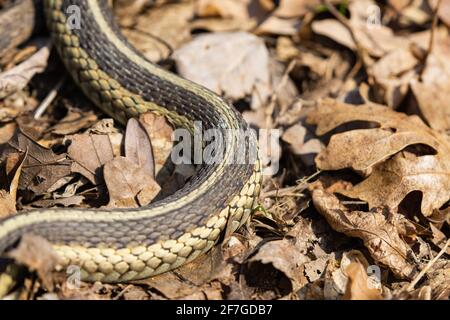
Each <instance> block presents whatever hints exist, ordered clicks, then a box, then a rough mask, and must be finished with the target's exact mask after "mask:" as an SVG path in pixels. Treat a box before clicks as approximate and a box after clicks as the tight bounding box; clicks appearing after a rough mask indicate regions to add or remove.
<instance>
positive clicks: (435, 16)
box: [420, 0, 442, 79]
mask: <svg viewBox="0 0 450 320" xmlns="http://www.w3.org/2000/svg"><path fill="white" fill-rule="evenodd" d="M441 2H442V1H441V0H438V3H437V4H436V6H435V7H434V8H433V22H432V23H431V30H430V41H429V42H428V49H427V52H426V53H425V57H424V58H423V68H422V70H421V71H420V79H422V74H423V72H424V70H425V66H426V64H427V60H428V57H429V56H430V55H431V53H432V52H433V47H434V33H435V30H436V27H437V23H438V12H439V7H440V6H441Z"/></svg>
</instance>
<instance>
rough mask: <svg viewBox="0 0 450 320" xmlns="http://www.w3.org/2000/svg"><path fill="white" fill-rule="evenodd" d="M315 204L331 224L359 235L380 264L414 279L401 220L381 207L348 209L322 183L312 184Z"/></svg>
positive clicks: (346, 232) (341, 230) (352, 234)
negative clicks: (400, 229)
mask: <svg viewBox="0 0 450 320" xmlns="http://www.w3.org/2000/svg"><path fill="white" fill-rule="evenodd" d="M310 190H311V191H312V199H313V203H314V207H315V208H316V209H317V210H318V211H319V212H320V214H321V215H323V216H324V217H325V219H326V220H327V221H328V223H329V224H330V226H331V227H332V228H333V229H334V230H336V231H338V232H342V233H344V234H346V235H347V236H350V237H357V238H360V239H361V240H362V241H363V242H364V245H365V246H366V247H367V249H368V250H369V252H370V254H371V256H372V257H373V259H374V260H375V261H377V262H378V263H380V264H382V265H385V266H387V267H388V268H389V269H391V270H392V272H393V273H394V275H395V276H397V277H399V278H411V277H412V276H413V275H414V274H415V272H416V270H415V267H414V265H412V264H411V263H410V262H409V261H408V258H407V257H408V250H409V248H408V246H407V245H406V243H405V242H404V241H403V240H402V239H401V238H400V235H399V231H398V224H399V223H398V222H397V220H398V219H399V218H398V217H397V216H395V215H392V213H389V212H388V213H386V212H383V211H381V210H376V211H371V212H363V211H349V210H348V209H347V208H346V207H345V206H344V205H343V204H341V203H340V202H339V200H338V198H336V196H334V195H333V194H330V193H328V192H326V191H325V190H324V189H323V186H322V184H321V183H320V182H317V183H314V184H312V185H311V186H310Z"/></svg>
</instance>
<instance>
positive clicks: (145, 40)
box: [122, 2, 194, 62]
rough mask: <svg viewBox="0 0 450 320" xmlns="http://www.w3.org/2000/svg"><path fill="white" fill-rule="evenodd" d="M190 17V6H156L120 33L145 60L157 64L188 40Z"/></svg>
mask: <svg viewBox="0 0 450 320" xmlns="http://www.w3.org/2000/svg"><path fill="white" fill-rule="evenodd" d="M193 15H194V4H193V3H192V2H190V3H189V2H187V3H186V2H184V3H178V4H170V5H164V6H159V7H156V8H153V9H152V10H149V11H147V13H145V14H142V15H139V16H138V17H137V22H136V25H135V26H134V27H133V29H123V30H122V32H123V33H124V35H125V36H126V37H127V39H129V41H130V42H131V44H133V45H134V46H135V47H136V48H137V49H139V51H140V52H141V53H142V54H143V55H144V56H145V57H146V58H147V59H149V60H150V61H153V62H157V61H160V60H164V59H166V58H168V57H169V55H170V54H171V53H172V50H173V49H176V48H178V47H179V46H180V45H181V44H183V43H185V42H187V41H189V40H190V39H191V34H190V27H189V21H190V20H191V19H192V17H193ZM133 22H135V21H133ZM149 25H151V28H149Z"/></svg>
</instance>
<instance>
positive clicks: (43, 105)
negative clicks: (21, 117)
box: [34, 76, 66, 120]
mask: <svg viewBox="0 0 450 320" xmlns="http://www.w3.org/2000/svg"><path fill="white" fill-rule="evenodd" d="M65 80H66V76H63V77H62V78H61V79H59V80H58V82H57V83H56V84H55V86H54V87H53V88H52V90H50V92H49V93H48V95H47V96H46V97H45V99H44V100H43V101H42V102H41V104H40V105H39V107H37V109H36V111H35V112H34V119H35V120H38V119H39V118H40V117H42V115H43V114H44V112H45V110H47V108H48V106H49V105H50V104H51V103H52V102H53V100H55V98H56V95H57V94H58V91H59V89H61V86H62V85H63V83H64V81H65Z"/></svg>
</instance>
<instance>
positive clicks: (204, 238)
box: [0, 0, 262, 283]
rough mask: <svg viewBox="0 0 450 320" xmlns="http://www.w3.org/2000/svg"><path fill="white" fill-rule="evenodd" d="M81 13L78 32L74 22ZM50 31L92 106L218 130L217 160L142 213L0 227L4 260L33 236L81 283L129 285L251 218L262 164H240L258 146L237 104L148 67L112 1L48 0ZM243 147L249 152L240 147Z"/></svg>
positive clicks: (65, 215)
mask: <svg viewBox="0 0 450 320" xmlns="http://www.w3.org/2000/svg"><path fill="white" fill-rule="evenodd" d="M73 8H75V9H76V10H79V13H80V18H81V19H80V25H79V28H73V27H71V25H70V23H69V22H70V21H69V19H70V17H71V14H72V13H73V12H76V10H75V11H73ZM44 9H45V16H46V21H47V27H48V29H49V31H50V33H51V36H52V39H53V43H54V44H55V46H56V48H57V50H58V52H59V55H60V57H61V60H62V61H63V62H64V64H65V66H66V68H67V70H68V71H69V73H70V74H71V76H72V78H73V79H74V81H75V82H76V83H77V84H78V86H79V87H80V88H81V89H82V91H83V92H84V93H85V95H86V96H87V97H89V98H90V100H92V102H93V103H94V104H95V105H96V106H97V107H99V108H100V109H101V110H102V111H104V112H105V113H106V114H108V115H109V116H112V117H113V118H114V119H116V120H117V121H119V122H121V123H125V121H126V119H128V118H130V117H136V116H138V115H139V114H141V113H144V112H153V113H155V114H158V115H162V116H164V117H166V118H167V119H168V121H170V122H171V123H172V124H173V125H174V126H176V127H183V128H187V129H189V130H191V131H192V128H193V126H194V124H195V122H196V121H200V122H201V124H202V126H203V129H204V130H207V129H211V128H213V129H215V130H220V132H221V133H222V135H223V137H224V139H223V141H224V142H225V143H224V152H223V157H222V158H221V159H220V161H218V162H215V163H212V164H206V163H203V164H201V165H200V168H199V170H198V171H197V174H196V175H195V177H193V178H191V179H190V180H189V181H188V182H187V183H186V184H185V186H183V187H182V188H181V189H180V190H178V191H177V192H176V193H174V194H173V195H171V196H168V197H166V198H164V199H162V200H159V201H156V202H154V203H151V204H150V205H148V206H146V207H142V208H138V209H114V210H105V209H77V208H65V209H62V208H56V209H53V208H51V209H36V210H30V211H25V212H21V213H19V214H17V215H13V216H10V217H8V218H6V219H4V220H2V221H0V255H4V254H5V253H6V252H7V251H8V250H9V249H10V248H11V247H13V246H14V245H15V244H16V243H17V242H18V241H19V240H20V238H21V236H22V235H24V234H26V233H29V234H35V235H38V236H41V237H43V238H45V239H47V240H48V241H49V242H50V243H51V244H52V245H53V247H54V249H55V250H56V252H57V253H58V255H59V256H60V264H61V267H67V266H69V265H76V266H79V267H80V271H81V272H80V274H81V278H82V280H84V281H102V282H109V283H114V282H126V281H131V280H138V279H143V278H147V277H150V276H154V275H157V274H160V273H163V272H166V271H169V270H172V269H174V268H177V267H179V266H181V265H183V264H185V263H187V262H189V261H192V260H193V259H195V258H196V257H198V256H199V255H200V254H202V253H205V252H207V251H208V250H209V249H211V248H212V246H214V245H215V244H216V243H217V242H218V241H219V239H220V238H221V235H222V234H223V232H224V231H225V230H226V232H233V231H235V230H236V229H238V228H239V227H240V226H241V225H242V224H243V223H244V222H245V221H247V219H248V218H249V216H250V214H251V211H252V209H253V207H254V206H255V205H256V199H257V197H258V195H259V191H260V187H261V179H262V176H261V167H260V161H259V160H258V159H257V157H256V158H255V160H253V161H243V162H239V161H235V158H236V157H235V156H236V154H237V153H242V152H243V151H242V150H244V153H245V155H247V154H249V153H250V152H251V151H252V148H254V149H256V140H255V139H256V138H255V136H254V135H249V136H248V137H247V138H245V137H244V139H242V138H243V136H244V135H245V134H246V131H247V129H248V125H247V124H246V122H245V121H244V120H243V118H242V116H241V115H240V113H239V112H238V111H236V110H235V109H234V108H233V107H232V106H229V105H228V104H227V103H226V102H224V101H223V100H222V99H221V98H220V97H218V96H217V95H216V94H214V93H213V92H211V91H209V90H208V89H205V88H203V87H202V86H200V85H197V84H195V83H192V82H190V81H188V80H185V79H182V78H180V77H178V76H176V75H174V74H173V73H170V72H168V71H165V70H163V69H162V68H159V67H158V66H156V65H154V64H152V63H150V62H148V61H147V60H146V59H145V58H143V56H142V55H141V54H140V53H139V52H138V51H137V50H135V49H134V48H133V47H132V46H131V45H130V44H129V43H128V42H127V40H126V39H125V38H124V37H123V36H122V35H121V33H120V31H119V29H118V27H117V25H116V23H115V22H114V17H113V15H112V12H111V10H110V8H109V7H108V1H106V0H100V1H98V0H44ZM242 141H245V142H246V147H245V148H244V149H242Z"/></svg>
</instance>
